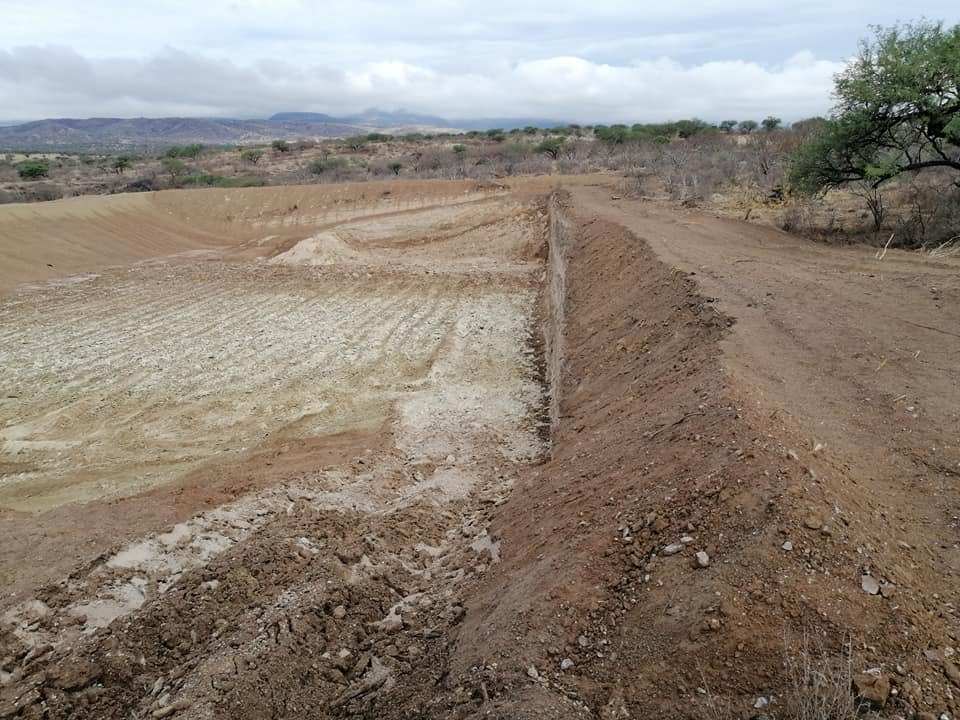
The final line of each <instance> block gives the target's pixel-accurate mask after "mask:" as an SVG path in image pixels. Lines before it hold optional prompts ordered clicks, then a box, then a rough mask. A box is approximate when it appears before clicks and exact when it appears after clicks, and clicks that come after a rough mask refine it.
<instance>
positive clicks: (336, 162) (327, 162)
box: [307, 156, 347, 175]
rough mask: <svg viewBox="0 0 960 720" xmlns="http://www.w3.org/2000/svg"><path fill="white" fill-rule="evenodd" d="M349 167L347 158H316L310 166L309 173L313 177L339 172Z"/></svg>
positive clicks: (308, 167)
mask: <svg viewBox="0 0 960 720" xmlns="http://www.w3.org/2000/svg"><path fill="white" fill-rule="evenodd" d="M345 167H347V160H346V158H342V157H336V156H332V157H325V158H315V159H314V160H313V161H312V162H311V163H310V164H309V165H308V166H307V172H309V173H311V174H313V175H323V174H324V173H330V172H335V171H337V170H342V169H344V168H345Z"/></svg>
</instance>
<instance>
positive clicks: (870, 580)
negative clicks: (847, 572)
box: [860, 575, 880, 595]
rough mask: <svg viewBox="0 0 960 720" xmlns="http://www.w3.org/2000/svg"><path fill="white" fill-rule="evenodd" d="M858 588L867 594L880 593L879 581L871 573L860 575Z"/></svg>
mask: <svg viewBox="0 0 960 720" xmlns="http://www.w3.org/2000/svg"><path fill="white" fill-rule="evenodd" d="M860 589H861V590H863V591H864V592H865V593H867V594H868V595H878V594H879V593H880V583H878V582H877V581H876V579H875V578H874V577H873V576H871V575H863V576H861V577H860Z"/></svg>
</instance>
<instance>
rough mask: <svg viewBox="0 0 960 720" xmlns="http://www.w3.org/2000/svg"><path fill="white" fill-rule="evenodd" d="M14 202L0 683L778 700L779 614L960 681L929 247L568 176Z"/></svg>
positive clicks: (890, 678)
mask: <svg viewBox="0 0 960 720" xmlns="http://www.w3.org/2000/svg"><path fill="white" fill-rule="evenodd" d="M558 184H562V185H563V187H562V188H561V190H560V192H559V193H554V194H553V195H552V196H551V192H552V191H553V190H554V188H555V186H556V185H558ZM550 197H552V199H550ZM91 202H92V201H91ZM111 203H112V204H114V205H115V206H114V205H111ZM134 205H136V207H134ZM31 207H32V208H33V207H37V208H41V209H39V210H31V212H39V213H41V214H42V212H43V211H42V207H43V206H31ZM51 207H52V208H53V209H52V210H50V213H49V217H47V216H44V217H42V218H40V217H37V218H33V219H29V218H28V219H24V218H22V217H20V216H19V215H16V213H14V215H16V218H15V221H14V220H10V219H8V221H7V223H6V224H5V223H4V218H3V217H2V216H0V256H3V255H4V254H7V255H9V256H10V257H13V254H14V253H15V252H21V251H20V250H16V248H15V247H14V246H15V245H16V243H14V242H12V238H13V235H12V234H11V233H12V231H11V230H10V228H15V230H16V234H17V240H18V241H22V239H23V237H24V235H23V234H24V233H29V232H31V231H32V230H31V228H33V229H34V230H35V231H36V232H40V233H42V234H44V235H50V234H51V231H50V228H51V227H56V228H57V229H58V230H57V232H58V233H60V234H63V233H64V232H65V228H72V230H70V232H75V233H78V238H79V241H80V244H82V245H83V246H84V247H85V248H88V250H85V251H84V252H83V253H80V254H79V255H74V254H73V251H72V250H70V248H71V247H72V243H71V242H70V237H69V234H67V235H66V236H60V235H58V237H57V239H56V240H55V241H51V242H50V243H47V244H46V245H44V244H43V243H38V244H32V245H29V247H30V248H31V249H30V254H29V256H27V255H23V253H22V252H21V256H23V257H24V258H25V259H24V260H23V263H22V264H20V265H18V266H17V269H16V270H9V271H8V272H7V274H6V275H5V276H4V283H5V286H6V287H9V288H14V289H12V290H11V291H10V292H8V294H7V296H6V297H5V299H4V301H3V305H2V306H0V359H2V361H3V363H4V367H5V368H6V369H7V372H6V375H5V378H4V379H5V387H4V390H5V392H4V395H5V398H4V399H3V401H2V402H0V434H2V435H0V437H2V439H3V443H4V445H3V450H2V452H3V455H2V457H0V462H2V463H3V464H2V465H0V471H2V473H3V475H2V481H0V504H2V505H3V506H4V507H5V508H6V509H3V510H0V532H2V533H3V537H4V540H5V542H4V545H3V549H2V551H0V575H2V577H3V579H4V581H5V585H6V589H7V590H6V592H5V594H4V596H3V597H2V598H0V610H2V611H3V612H4V615H3V623H2V627H0V717H77V718H85V717H118V718H119V717H123V718H128V717H131V716H133V717H150V716H155V717H175V718H181V717H182V718H213V717H225V716H228V715H229V716H231V717H234V718H262V717H290V718H293V717H305V716H316V717H371V718H372V717H377V718H392V717H396V718H400V717H434V718H474V717H478V718H479V717H502V718H524V717H538V718H539V717H584V718H586V717H601V718H614V717H624V718H625V717H634V718H642V717H663V718H702V717H752V716H754V715H755V714H756V713H757V712H758V707H760V708H763V707H765V708H766V709H765V710H764V711H765V712H767V714H768V715H769V716H771V717H778V718H790V717H794V716H795V713H794V714H791V713H792V712H793V706H794V704H795V702H796V700H797V698H796V697H795V695H796V693H795V692H793V691H792V690H791V688H794V687H795V686H799V687H800V688H801V690H803V689H805V688H806V686H805V684H804V683H803V682H802V680H803V678H798V676H797V671H796V670H795V668H796V667H802V664H801V665H797V664H796V663H797V662H799V661H802V659H803V658H804V652H805V651H804V648H805V647H806V648H807V649H806V655H805V657H806V658H807V659H808V660H810V662H811V663H812V664H813V666H814V667H815V669H822V670H825V671H827V670H829V672H828V673H827V674H828V675H830V676H831V677H834V676H836V673H837V672H839V671H838V670H836V667H835V666H834V665H835V663H836V662H837V661H842V660H843V659H844V658H850V667H851V668H852V672H853V673H854V674H857V673H860V672H861V671H866V670H868V669H871V672H872V674H869V675H867V676H865V677H858V678H857V679H856V680H857V687H858V688H859V692H860V693H861V695H862V696H863V695H864V693H866V696H868V697H869V698H872V700H871V702H873V703H874V704H875V706H876V709H877V710H878V711H880V712H881V713H883V714H889V715H896V714H900V715H903V716H914V715H915V714H916V713H917V712H931V713H934V714H935V715H937V716H939V715H940V713H943V712H948V713H951V716H952V715H953V714H956V713H957V712H958V710H960V708H958V707H956V706H955V701H954V700H953V693H954V692H955V690H952V689H951V688H952V683H953V677H954V673H956V670H955V666H954V665H953V663H952V661H951V660H950V656H951V655H952V653H953V650H952V648H954V647H956V645H957V643H958V642H960V637H958V636H957V633H958V625H957V618H956V615H955V612H956V611H955V608H956V607H957V604H958V603H960V597H958V590H960V586H958V583H957V576H956V573H957V572H958V570H960V556H958V547H960V545H958V537H957V533H958V528H957V520H956V517H955V514H956V510H955V508H956V507H957V505H958V500H960V498H958V493H957V489H956V480H957V478H958V477H960V383H958V382H957V376H958V370H960V368H958V358H960V330H958V328H960V263H957V262H956V261H940V262H934V261H930V260H927V259H924V258H923V257H921V256H919V255H914V254H907V253H900V252H893V251H891V252H889V253H887V255H886V256H885V257H884V258H883V260H877V259H875V258H874V256H873V252H872V251H870V250H868V249H866V248H862V247H853V248H836V247H826V246H818V245H814V244H811V243H809V242H806V241H804V240H801V239H798V238H795V237H791V236H789V235H787V234H785V233H782V232H780V231H778V230H775V229H772V228H766V227H761V226H756V225H749V224H745V223H739V222H733V221H729V220H723V219H718V218H716V217H713V216H711V215H708V214H704V213H698V212H696V211H691V210H678V209H676V208H671V207H668V206H666V205H660V204H657V203H655V202H650V201H644V200H639V199H629V198H625V197H624V194H623V192H622V191H621V190H620V189H618V188H617V181H616V179H615V178H605V177H587V178H562V179H557V178H536V179H530V180H515V181H511V183H509V184H505V185H503V186H483V185H478V184H476V183H426V182H421V183H402V182H396V183H389V184H369V185H367V186H362V187H361V186H353V187H341V186H330V187H325V188H270V189H253V190H244V191H198V192H190V193H160V194H156V195H153V196H143V197H142V198H138V199H137V200H136V201H133V200H126V199H123V200H114V199H108V202H107V203H106V204H105V205H104V206H103V207H102V208H100V210H98V212H97V213H95V215H96V218H95V221H94V220H91V221H90V222H91V224H88V223H85V222H83V221H81V220H80V219H78V217H77V216H75V215H70V217H69V219H68V220H64V221H63V222H61V220H60V219H59V218H60V217H61V216H63V217H66V216H67V215H69V213H67V214H66V215H65V212H66V211H65V209H64V208H65V207H66V206H65V205H60V204H54V205H52V206H51ZM138 222H139V223H140V225H139V226H138V225H137V223H138ZM51 223H52V225H51ZM58 223H59V224H58ZM134 227H137V228H138V230H137V233H138V234H132V233H131V229H132V228H134ZM151 227H153V228H155V231H151V230H150V228H151ZM37 228H41V230H36V229H37ZM178 228H179V229H183V230H182V232H181V230H178ZM5 230H6V233H7V234H5ZM151 232H155V234H156V236H157V237H164V238H167V240H165V241H164V242H167V243H169V246H168V245H164V246H163V247H162V248H159V246H158V248H159V254H160V255H161V257H156V255H157V252H154V251H151V250H150V249H149V248H148V247H146V246H144V245H143V244H142V243H140V242H139V241H136V239H134V240H133V241H127V240H125V237H127V236H128V235H129V236H130V237H134V238H135V237H140V236H148V235H151ZM98 233H102V234H103V235H104V237H105V238H107V240H108V242H106V244H105V245H103V246H97V244H96V242H95V238H96V236H97V234H98ZM98 247H100V250H99V251H98V249H97V248H98ZM548 247H549V253H550V257H549V260H550V262H549V263H547V265H546V266H545V264H544V258H545V256H546V255H547V254H548ZM90 248H92V249H90ZM118 248H119V249H118ZM45 251H46V252H47V255H46V256H45V255H44V252H45ZM170 252H175V253H179V254H176V255H170V254H169V253H170ZM44 257H52V258H54V259H55V260H56V261H55V262H52V263H51V264H52V265H54V266H58V265H63V266H67V265H68V266H69V267H70V272H75V273H80V275H78V276H73V277H71V278H69V279H64V278H63V277H60V276H57V275H55V274H54V272H53V271H51V270H50V268H49V267H48V266H47V264H46V262H44ZM131 263H133V264H131ZM545 267H546V269H545ZM18 282H19V283H20V284H19V285H18ZM24 282H25V283H26V285H24V284H23V283H24ZM544 353H546V355H544ZM545 383H546V384H545ZM548 395H550V396H549V397H548ZM551 413H552V415H553V418H554V423H553V425H552V427H548V426H547V424H546V421H547V418H548V417H550V415H551ZM548 436H549V443H548V442H547V440H548ZM841 664H842V663H841ZM821 666H822V667H821ZM838 677H841V682H839V683H834V684H833V685H831V686H830V687H833V688H834V689H835V690H836V689H837V688H839V691H838V692H840V694H841V695H843V696H844V697H847V698H850V699H852V698H853V695H852V694H851V693H850V687H849V686H850V684H851V683H850V681H851V680H852V678H848V677H846V676H842V675H840V676H838ZM956 677H960V673H956ZM894 691H895V692H894ZM761 698H762V699H763V702H764V703H769V705H764V704H763V703H761V704H760V705H758V702H759V700H760V699H761Z"/></svg>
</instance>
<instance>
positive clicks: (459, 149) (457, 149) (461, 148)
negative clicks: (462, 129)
mask: <svg viewBox="0 0 960 720" xmlns="http://www.w3.org/2000/svg"><path fill="white" fill-rule="evenodd" d="M451 149H452V150H453V154H454V155H456V156H457V157H458V158H462V157H463V156H464V153H466V152H467V146H466V145H459V144H458V145H454V146H453V147H452V148H451Z"/></svg>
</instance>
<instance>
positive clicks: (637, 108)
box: [0, 47, 842, 122]
mask: <svg viewBox="0 0 960 720" xmlns="http://www.w3.org/2000/svg"><path fill="white" fill-rule="evenodd" d="M841 68H842V65H841V64H840V63H837V62H829V61H823V60H817V59H816V58H814V57H813V56H812V55H811V54H810V53H801V54H797V55H794V56H792V57H791V58H788V59H787V60H786V61H785V62H783V63H782V64H780V65H778V66H773V67H765V66H763V65H760V64H758V63H753V62H745V61H723V62H706V63H701V64H698V65H684V64H681V63H678V62H676V61H673V60H670V59H668V58H662V59H659V60H653V61H647V62H637V63H633V64H629V65H611V64H604V63H595V62H591V61H589V60H587V59H584V58H580V57H571V56H558V57H550V58H543V59H537V60H530V61H525V62H518V63H514V64H513V65H506V64H503V65H500V66H497V67H493V68H489V69H487V70H486V71H484V72H449V73H443V72H438V71H436V70H433V69H431V68H428V67H422V66H419V65H415V64H412V63H407V62H402V61H377V62H371V63H365V64H361V65H359V66H357V67H354V68H350V69H347V70H337V69H333V68H328V67H323V66H299V65H297V64H294V63H291V62H289V61H277V60H265V61H262V62H258V63H254V64H252V65H238V64H236V63H233V62H231V61H229V60H223V59H214V58H209V57H205V56H202V55H196V54H191V53H187V52H184V51H181V50H177V49H173V48H166V49H164V50H162V51H161V52H159V53H157V54H155V55H153V56H151V57H148V58H145V59H117V58H114V59H91V58H85V57H83V56H81V55H79V54H78V53H76V52H74V51H72V50H70V49H69V48H63V47H26V48H16V49H14V50H13V51H9V52H4V51H0V119H3V120H13V119H24V118H28V117H53V116H68V115H69V116H90V115H97V116H106V115H129V114H131V113H137V114H145V115H152V116H160V115H170V114H191V115H196V114H199V115H218V116H230V115H238V116H264V115H269V114H272V113H273V112H276V111H279V110H285V109H297V110H314V111H320V112H329V113H346V112H352V111H357V110H362V109H365V108H368V107H372V106H377V107H381V108H385V109H396V108H401V107H403V108H407V109H411V110H416V111H420V112H428V113H433V114H437V115H441V116H444V117H454V118H456V117H476V116H505V115H513V116H527V115H536V116H539V117H547V118H558V119H569V120H573V121H581V122H598V121H602V122H618V121H622V122H634V121H655V120H664V119H670V118H681V117H691V116H699V117H703V118H707V119H722V118H725V117H728V116H729V117H738V118H739V117H750V116H756V117H759V116H763V115H766V114H768V113H772V114H776V115H780V116H782V117H784V118H788V119H797V118H801V117H807V116H809V115H813V114H819V113H823V112H825V111H826V110H827V108H828V106H829V95H830V90H831V88H832V77H833V74H834V73H836V72H837V71H839V70H840V69H841Z"/></svg>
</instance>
